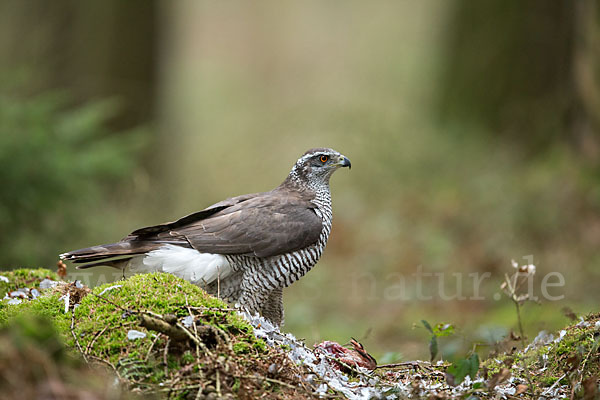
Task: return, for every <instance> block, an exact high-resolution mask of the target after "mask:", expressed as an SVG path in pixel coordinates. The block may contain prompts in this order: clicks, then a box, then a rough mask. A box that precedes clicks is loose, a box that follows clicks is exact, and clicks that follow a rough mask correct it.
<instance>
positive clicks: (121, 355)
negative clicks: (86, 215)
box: [0, 269, 600, 400]
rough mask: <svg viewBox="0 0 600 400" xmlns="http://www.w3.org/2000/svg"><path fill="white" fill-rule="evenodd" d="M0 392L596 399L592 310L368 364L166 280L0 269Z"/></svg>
mask: <svg viewBox="0 0 600 400" xmlns="http://www.w3.org/2000/svg"><path fill="white" fill-rule="evenodd" d="M0 297H4V299H3V300H1V301H0V399H12V398H40V397H44V398H87V399H119V398H121V399H129V398H138V397H140V396H143V397H144V398H156V399H163V398H177V399H188V398H189V399H216V398H240V399H255V398H267V399H302V398H350V399H370V398H386V399H394V398H434V399H450V398H462V399H473V400H474V399H488V398H490V399H492V398H493V399H515V398H519V399H533V398H536V399H537V398H546V399H553V398H584V399H594V398H598V397H599V394H598V377H599V376H600V371H599V365H600V364H599V361H600V353H599V344H600V314H593V315H588V316H586V317H583V318H579V319H578V320H577V321H575V322H573V324H572V325H570V326H567V327H565V328H564V329H563V330H561V331H560V332H557V333H555V334H549V333H546V332H541V333H540V334H539V335H538V336H537V337H536V338H535V339H534V340H533V341H532V342H531V343H529V344H525V343H524V344H525V346H524V347H523V348H522V349H520V350H519V349H516V348H512V349H511V350H510V351H509V352H507V353H504V354H498V355H495V356H494V357H491V358H488V359H485V360H480V359H479V357H478V355H477V354H476V353H472V354H471V355H470V356H469V357H467V358H465V359H461V360H458V361H456V362H454V363H452V364H451V363H448V362H444V361H438V362H434V363H431V362H428V361H419V360H416V361H409V362H403V363H398V364H388V365H378V364H377V362H376V361H375V359H374V358H372V357H371V356H370V355H369V354H368V352H367V349H364V348H363V347H362V345H361V344H360V343H358V342H357V341H355V340H354V339H352V340H350V344H348V345H340V344H338V343H335V342H327V341H326V342H323V343H320V344H318V345H316V346H315V347H314V348H309V347H307V346H306V345H305V344H304V343H303V342H302V341H300V340H298V339H296V338H295V337H294V336H293V335H291V334H289V333H288V334H285V333H282V332H280V330H279V329H278V328H276V327H274V326H272V325H271V324H270V323H269V322H268V321H266V320H264V319H263V318H262V317H258V316H249V315H243V314H240V313H239V312H238V311H237V310H235V309H232V308H230V307H229V306H228V305H226V304H225V303H223V302H222V301H220V300H219V299H216V298H214V297H211V296H209V295H208V294H206V293H205V292H203V291H202V290H201V289H199V288H198V287H196V286H194V285H191V284H190V283H187V282H185V281H183V280H180V279H178V278H176V277H174V276H172V275H168V274H147V275H137V276H134V277H131V278H128V279H125V280H122V281H119V282H115V283H111V284H106V285H103V286H99V287H96V288H94V289H90V288H88V287H86V286H84V285H82V284H81V283H79V282H71V283H69V282H63V281H61V280H60V278H59V276H57V275H56V274H55V273H54V272H51V271H48V270H42V269H40V270H28V269H22V270H15V271H10V272H3V273H1V274H0Z"/></svg>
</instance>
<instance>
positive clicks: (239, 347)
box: [233, 342, 252, 354]
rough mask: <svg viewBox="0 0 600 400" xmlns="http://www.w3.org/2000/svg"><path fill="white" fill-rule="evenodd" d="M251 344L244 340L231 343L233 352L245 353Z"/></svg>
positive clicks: (250, 347) (248, 350)
mask: <svg viewBox="0 0 600 400" xmlns="http://www.w3.org/2000/svg"><path fill="white" fill-rule="evenodd" d="M250 349H252V346H250V344H248V343H246V342H237V343H235V344H234V345H233V351H234V352H235V354H245V353H249V352H250Z"/></svg>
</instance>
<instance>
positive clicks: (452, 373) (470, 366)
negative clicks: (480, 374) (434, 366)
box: [446, 353, 479, 385]
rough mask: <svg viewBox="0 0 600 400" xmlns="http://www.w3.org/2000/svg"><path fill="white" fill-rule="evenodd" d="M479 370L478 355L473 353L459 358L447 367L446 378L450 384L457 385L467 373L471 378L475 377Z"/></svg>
mask: <svg viewBox="0 0 600 400" xmlns="http://www.w3.org/2000/svg"><path fill="white" fill-rule="evenodd" d="M478 370H479V356H478V355H477V353H473V354H472V355H471V356H470V357H469V358H465V359H461V360H458V361H456V362H455V363H453V364H452V365H451V366H450V367H448V370H447V371H446V372H447V375H446V376H447V379H448V382H450V384H452V385H459V384H460V383H461V382H462V381H464V380H465V377H466V376H467V375H468V376H470V377H471V379H475V376H476V375H477V371H478Z"/></svg>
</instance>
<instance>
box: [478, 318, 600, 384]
mask: <svg viewBox="0 0 600 400" xmlns="http://www.w3.org/2000/svg"><path fill="white" fill-rule="evenodd" d="M598 320H600V314H592V315H588V316H587V317H586V318H585V319H584V321H585V324H579V323H578V324H576V325H573V326H569V327H567V328H565V329H564V336H563V337H562V338H561V339H560V340H559V341H558V342H556V343H555V342H551V343H549V344H547V345H545V346H541V347H538V348H532V349H530V350H529V351H527V352H516V353H515V354H513V355H502V356H499V357H496V358H494V359H488V360H486V361H485V363H484V366H485V367H486V368H487V369H488V371H489V374H490V375H491V374H494V373H496V372H498V370H499V369H500V368H502V367H506V366H507V365H508V366H509V367H510V366H511V365H512V366H513V367H512V368H511V372H512V374H513V375H514V376H518V377H521V378H525V379H528V380H531V381H532V382H533V384H534V385H535V386H537V387H547V386H552V385H553V384H554V383H555V382H556V381H557V380H558V379H559V378H561V377H562V376H563V375H564V374H565V373H568V372H569V371H572V370H573V364H572V363H573V362H574V361H573V360H579V361H576V362H578V363H580V364H578V366H579V369H580V370H582V371H583V372H582V376H581V379H584V378H586V377H589V376H597V375H598V374H599V373H600V367H599V365H600V358H599V353H598V346H599V341H600V339H598V338H597V337H598V334H599V332H598V331H597V330H596V328H595V323H596V322H597V321H598ZM523 366H525V367H526V369H524V368H523ZM531 371H540V373H535V374H532V373H531ZM561 384H569V380H568V379H567V378H565V379H564V382H563V381H561Z"/></svg>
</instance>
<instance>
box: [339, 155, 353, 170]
mask: <svg viewBox="0 0 600 400" xmlns="http://www.w3.org/2000/svg"><path fill="white" fill-rule="evenodd" d="M338 164H339V166H340V167H348V169H351V168H352V163H351V162H350V159H348V157H346V156H340V161H339V162H338Z"/></svg>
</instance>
